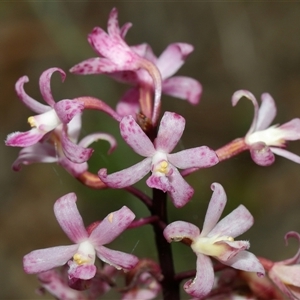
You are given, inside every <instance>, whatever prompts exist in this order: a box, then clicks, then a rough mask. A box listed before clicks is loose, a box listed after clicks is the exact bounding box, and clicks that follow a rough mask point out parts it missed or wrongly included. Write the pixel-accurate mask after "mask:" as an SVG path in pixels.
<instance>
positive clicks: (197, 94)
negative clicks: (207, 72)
mask: <svg viewBox="0 0 300 300" xmlns="http://www.w3.org/2000/svg"><path fill="white" fill-rule="evenodd" d="M162 92H163V93H164V94H166V95H170V96H173V97H176V98H179V99H183V100H187V101H188V102H189V103H191V104H193V105H196V104H198V103H199V102H200V98H201V95H202V85H201V84H200V82H199V81H197V80H195V79H193V78H190V77H186V76H175V77H171V78H168V79H165V80H164V81H163V84H162Z"/></svg>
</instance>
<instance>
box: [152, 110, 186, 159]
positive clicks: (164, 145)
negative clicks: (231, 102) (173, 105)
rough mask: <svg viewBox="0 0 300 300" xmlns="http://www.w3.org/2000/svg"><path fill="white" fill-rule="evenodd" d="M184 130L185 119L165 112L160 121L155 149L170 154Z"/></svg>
mask: <svg viewBox="0 0 300 300" xmlns="http://www.w3.org/2000/svg"><path fill="white" fill-rule="evenodd" d="M184 128H185V119H184V118H183V117H182V116H180V115H178V114H176V113H173V112H168V111H167V112H165V113H164V115H163V117H162V119H161V121H160V126H159V130H158V133H157V138H156V140H155V148H156V150H158V151H163V152H166V153H170V152H172V150H173V149H174V148H175V146H176V145H177V144H178V142H179V140H180V138H181V136H182V134H183V131H184Z"/></svg>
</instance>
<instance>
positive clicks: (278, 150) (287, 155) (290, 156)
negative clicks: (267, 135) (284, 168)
mask: <svg viewBox="0 0 300 300" xmlns="http://www.w3.org/2000/svg"><path fill="white" fill-rule="evenodd" d="M270 150H271V151H272V153H274V154H277V155H279V156H282V157H285V158H287V159H289V160H291V161H293V162H295V163H297V164H300V156H299V155H296V154H294V153H292V152H290V151H287V150H285V149H281V148H276V147H270Z"/></svg>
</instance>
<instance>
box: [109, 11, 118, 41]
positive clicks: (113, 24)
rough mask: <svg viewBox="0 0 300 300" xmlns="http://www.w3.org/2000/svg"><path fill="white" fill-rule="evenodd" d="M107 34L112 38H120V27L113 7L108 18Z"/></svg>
mask: <svg viewBox="0 0 300 300" xmlns="http://www.w3.org/2000/svg"><path fill="white" fill-rule="evenodd" d="M107 32H108V34H109V35H110V36H112V37H119V36H120V26H119V21H118V10H117V9H116V8H115V7H114V8H113V9H112V10H111V11H110V13H109V17H108V21H107Z"/></svg>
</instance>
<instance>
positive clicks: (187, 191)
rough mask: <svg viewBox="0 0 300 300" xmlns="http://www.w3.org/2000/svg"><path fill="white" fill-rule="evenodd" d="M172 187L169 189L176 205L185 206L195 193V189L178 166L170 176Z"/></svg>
mask: <svg viewBox="0 0 300 300" xmlns="http://www.w3.org/2000/svg"><path fill="white" fill-rule="evenodd" d="M168 178H169V181H170V184H171V187H172V189H171V190H169V191H168V192H169V194H170V197H171V200H172V202H173V204H174V206H175V207H177V208H179V207H183V206H184V205H186V204H187V203H188V202H189V201H190V199H191V198H192V197H193V195H194V189H193V188H192V187H191V186H190V185H189V184H188V183H187V182H186V181H185V180H184V179H183V177H182V176H181V174H180V173H179V171H178V170H177V169H176V168H173V173H172V175H170V176H168Z"/></svg>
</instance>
